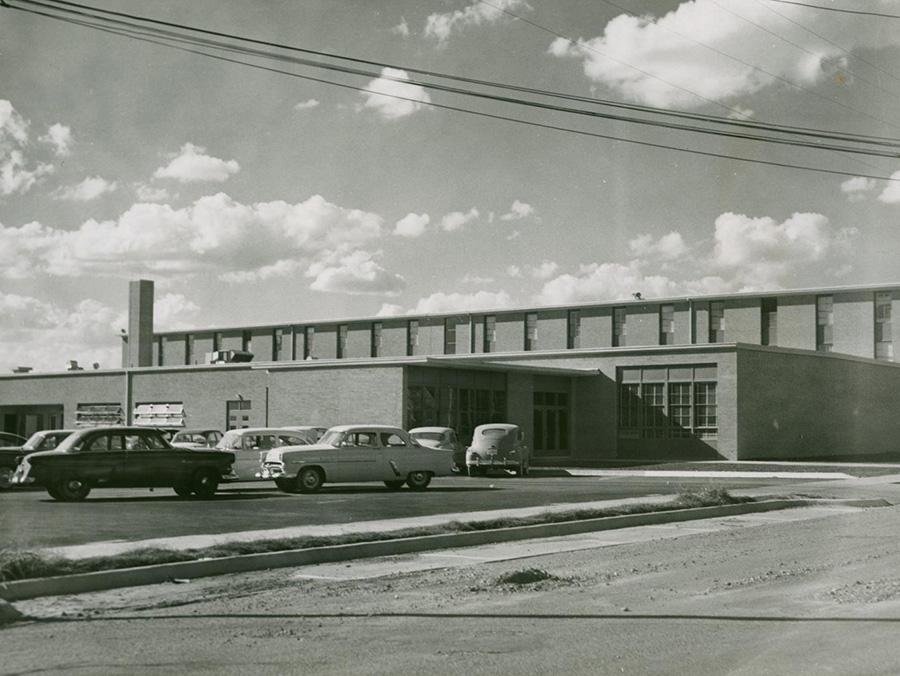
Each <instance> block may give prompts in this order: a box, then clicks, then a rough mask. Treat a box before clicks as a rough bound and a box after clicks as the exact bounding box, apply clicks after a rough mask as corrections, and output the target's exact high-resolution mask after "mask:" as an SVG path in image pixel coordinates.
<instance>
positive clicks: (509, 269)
mask: <svg viewBox="0 0 900 676" xmlns="http://www.w3.org/2000/svg"><path fill="white" fill-rule="evenodd" d="M506 274H507V276H508V277H512V278H514V279H517V278H519V277H521V276H522V268H521V267H520V266H518V265H507V266H506Z"/></svg>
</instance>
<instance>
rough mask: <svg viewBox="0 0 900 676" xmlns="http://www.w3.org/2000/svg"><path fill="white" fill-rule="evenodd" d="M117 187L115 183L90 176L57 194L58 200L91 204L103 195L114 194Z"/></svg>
mask: <svg viewBox="0 0 900 676" xmlns="http://www.w3.org/2000/svg"><path fill="white" fill-rule="evenodd" d="M116 187H117V183H116V182H115V181H107V180H106V179H105V178H101V177H100V176H89V177H88V178H86V179H84V180H83V181H82V182H81V183H78V184H76V185H71V186H69V187H67V188H62V189H60V190H59V191H58V192H57V193H56V199H60V200H72V201H75V202H90V201H91V200H95V199H97V198H98V197H100V196H101V195H105V194H106V193H109V192H114V191H115V189H116Z"/></svg>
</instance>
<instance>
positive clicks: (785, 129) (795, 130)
mask: <svg viewBox="0 0 900 676" xmlns="http://www.w3.org/2000/svg"><path fill="white" fill-rule="evenodd" d="M16 1H17V2H21V3H24V4H30V5H37V6H41V7H45V8H52V9H54V10H59V11H66V12H71V13H75V14H80V15H82V16H95V14H96V13H99V14H104V15H110V16H117V17H123V18H127V19H129V20H132V21H140V22H143V23H149V24H153V25H162V26H167V27H174V28H177V29H179V30H187V31H191V32H196V33H200V34H205V35H211V36H214V37H222V38H226V39H231V40H237V41H240V42H248V43H251V44H257V45H261V46H267V47H273V48H277V49H283V50H286V51H293V52H298V53H303V54H307V55H311V56H316V57H320V58H328V59H334V60H339V61H347V62H351V63H358V64H363V65H367V66H375V67H380V68H394V69H398V70H405V71H407V72H410V73H416V74H419V75H424V76H427V77H437V78H441V79H449V80H454V81H458V82H465V83H467V84H477V85H480V86H485V87H495V88H500V89H508V90H513V91H518V92H521V93H531V94H536V95H540V96H547V97H556V98H562V99H567V100H577V101H580V102H585V103H594V104H597V105H602V106H607V107H618V108H622V109H628V110H637V111H640V112H647V113H652V114H658V115H663V116H671V117H680V118H684V119H695V120H703V121H707V122H710V123H714V124H721V125H727V126H736V127H744V128H753V129H762V130H765V131H775V132H778V133H789V134H799V135H808V136H814V137H821V138H829V139H831V140H844V141H850V142H854V143H879V142H883V143H885V144H887V145H890V146H893V145H895V144H896V143H897V142H898V140H897V139H893V138H890V137H879V136H870V135H863V134H850V133H845V132H827V131H822V130H817V129H813V128H808V127H797V126H789V125H777V124H772V123H761V122H754V121H746V120H734V119H729V118H723V117H717V116H710V115H702V114H697V113H687V112H684V111H671V110H669V109H664V108H655V107H652V106H641V105H638V104H627V103H623V102H615V101H609V100H604V99H596V98H592V97H584V96H578V95H573V94H565V93H561V92H554V91H549V90H542V89H535V88H530V87H521V86H516V85H509V84H506V83H499V82H494V81H490V80H482V79H476V78H468V77H464V76H458V75H450V74H447V73H441V72H436V71H429V70H424V69H418V68H413V67H410V66H405V65H397V64H390V63H386V62H382V61H372V60H368V59H360V58H356V57H349V56H345V55H341V54H336V53H333V52H324V51H319V50H312V49H307V48H302V47H297V46H294V45H286V44H282V43H276V42H270V41H266V40H257V39H254V38H248V37H244V36H240V35H235V34H231V33H222V32H219V31H211V30H208V29H203V28H199V27H195V26H187V25H185V24H178V23H174V22H169V21H162V20H159V19H152V18H149V17H142V16H139V15H134V14H128V13H125V12H118V11H113V10H106V9H101V8H94V7H90V6H88V5H83V4H80V3H75V2H70V1H67V0H46V1H45V2H39V1H38V0H16ZM48 3H52V4H48ZM56 5H62V6H65V7H74V8H78V9H73V10H69V9H64V8H62V7H56ZM79 9H80V10H82V11H79ZM84 10H87V12H94V13H95V14H89V13H87V12H85V11H84ZM513 16H515V15H513ZM95 18H101V17H95ZM102 20H104V21H114V20H113V19H109V18H106V17H102ZM127 25H131V24H127ZM546 30H549V29H546ZM551 32H552V31H551ZM554 34H555V33H554ZM170 35H171V34H170ZM312 65H314V66H316V67H323V68H328V67H330V66H329V65H328V64H322V63H321V62H313V63H312ZM380 77H381V78H382V79H389V80H394V81H396V82H401V83H406V82H409V79H408V78H401V77H395V76H391V75H386V74H381V75H380ZM419 84H422V86H432V87H433V86H434V85H433V83H419Z"/></svg>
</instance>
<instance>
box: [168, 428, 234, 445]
mask: <svg viewBox="0 0 900 676" xmlns="http://www.w3.org/2000/svg"><path fill="white" fill-rule="evenodd" d="M221 439H222V433H221V432H220V431H219V430H205V429H196V430H181V431H180V432H176V433H175V434H174V435H173V436H172V438H171V439H170V440H169V443H170V444H172V445H173V446H179V447H180V448H215V446H216V444H218V443H219V441H221Z"/></svg>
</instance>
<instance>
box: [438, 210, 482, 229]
mask: <svg viewBox="0 0 900 676" xmlns="http://www.w3.org/2000/svg"><path fill="white" fill-rule="evenodd" d="M478 216H479V214H478V209H476V208H475V207H472V208H471V209H469V210H468V211H466V212H463V211H451V212H450V213H449V214H447V215H446V216H444V217H443V218H442V219H441V227H442V228H443V229H444V230H446V231H447V232H453V231H454V230H459V229H460V228H462V227H463V226H464V225H466V224H467V223H470V222H472V221H474V220H475V219H476V218H478Z"/></svg>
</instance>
